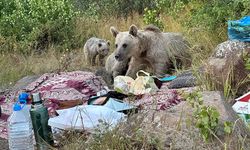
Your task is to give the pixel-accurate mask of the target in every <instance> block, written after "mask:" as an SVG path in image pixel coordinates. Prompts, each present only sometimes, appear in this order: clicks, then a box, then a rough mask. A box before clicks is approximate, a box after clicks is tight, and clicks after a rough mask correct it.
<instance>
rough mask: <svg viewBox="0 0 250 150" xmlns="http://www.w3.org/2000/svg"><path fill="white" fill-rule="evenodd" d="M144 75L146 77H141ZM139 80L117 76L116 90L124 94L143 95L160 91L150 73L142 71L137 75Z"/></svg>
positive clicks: (115, 80)
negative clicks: (140, 74)
mask: <svg viewBox="0 0 250 150" xmlns="http://www.w3.org/2000/svg"><path fill="white" fill-rule="evenodd" d="M139 73H143V74H145V75H146V76H139ZM136 76H137V78H136V79H135V80H134V79H132V78H131V77H128V76H117V77H115V79H114V89H115V90H116V91H117V92H120V93H123V94H126V95H128V94H134V95H142V94H146V93H155V92H156V91H157V90H158V87H157V86H156V84H155V82H154V79H153V77H151V76H150V75H149V73H147V72H145V71H143V70H140V71H138V72H137V74H136Z"/></svg>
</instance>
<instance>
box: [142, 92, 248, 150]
mask: <svg viewBox="0 0 250 150" xmlns="http://www.w3.org/2000/svg"><path fill="white" fill-rule="evenodd" d="M202 97H203V102H204V105H206V106H212V107H215V108H216V109H217V110H218V112H219V113H220V117H219V131H218V132H217V133H218V134H219V135H218V136H219V138H220V140H222V141H224V140H226V139H224V137H226V136H224V132H223V129H224V128H223V123H224V122H225V121H230V122H233V123H234V122H235V121H236V120H237V119H238V116H237V115H236V113H235V112H234V111H233V110H232V108H231V106H230V105H228V104H227V103H226V102H225V99H224V97H223V96H222V94H221V92H219V91H205V92H203V93H202ZM139 116H141V117H142V119H143V125H144V126H145V129H144V130H146V131H147V132H149V133H152V134H157V135H158V137H159V138H161V139H165V140H164V141H165V147H166V148H170V147H171V148H170V149H197V150H198V149H199V150H200V149H208V148H211V147H210V146H212V147H213V149H221V148H223V146H221V145H220V143H219V141H217V140H215V141H213V142H212V143H204V142H203V140H202V138H201V136H200V133H199V129H198V128H196V127H195V125H194V117H193V108H192V107H191V105H190V104H189V103H188V102H186V101H182V102H181V103H180V104H178V105H176V106H173V107H172V108H170V109H168V110H167V111H153V110H150V111H149V112H147V113H146V115H145V114H143V115H141V114H139ZM137 120H138V119H137ZM245 136H249V137H250V133H249V130H247V128H246V127H245V125H244V123H243V122H242V121H241V120H238V121H237V123H236V124H235V128H234V134H233V135H232V137H231V136H230V138H234V139H233V140H234V142H236V143H230V144H229V145H228V146H229V147H230V148H229V149H234V148H235V145H237V144H239V143H237V142H239V141H237V138H239V137H245ZM234 144H235V145H234ZM245 146H246V147H247V146H249V145H244V147H245Z"/></svg>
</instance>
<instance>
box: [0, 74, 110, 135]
mask: <svg viewBox="0 0 250 150" xmlns="http://www.w3.org/2000/svg"><path fill="white" fill-rule="evenodd" d="M104 89H106V84H105V82H104V81H103V80H102V79H101V78H100V77H98V76H95V75H94V74H93V73H91V72H83V71H74V72H62V73H46V74H43V75H42V76H41V77H39V78H38V79H37V80H35V81H34V82H32V83H30V84H29V85H28V86H27V87H26V88H24V89H22V90H20V91H11V92H10V93H8V94H5V95H2V96H0V105H1V108H2V116H1V117H0V137H2V138H5V139H7V129H6V127H7V119H8V117H9V116H10V114H11V113H12V106H13V104H14V102H15V99H16V98H17V96H18V95H19V93H21V92H22V91H26V92H30V93H35V92H40V93H41V97H42V99H44V100H45V101H44V104H45V106H47V107H48V110H49V114H50V116H52V115H54V112H55V110H56V109H57V108H58V101H67V100H82V101H83V103H84V102H85V101H87V100H88V98H89V97H91V96H94V95H96V93H97V92H98V91H101V90H104Z"/></svg>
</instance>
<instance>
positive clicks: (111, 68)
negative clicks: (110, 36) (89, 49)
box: [105, 52, 130, 78]
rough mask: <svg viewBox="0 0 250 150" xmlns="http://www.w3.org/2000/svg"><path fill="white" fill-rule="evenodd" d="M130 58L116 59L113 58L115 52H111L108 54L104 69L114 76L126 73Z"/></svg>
mask: <svg viewBox="0 0 250 150" xmlns="http://www.w3.org/2000/svg"><path fill="white" fill-rule="evenodd" d="M129 61H130V58H127V59H123V60H122V61H117V60H116V59H115V53H114V52H113V53H112V54H111V55H109V56H108V58H107V60H106V63H105V69H106V71H107V72H108V73H109V74H111V75H112V77H113V78H115V77H116V76H118V75H126V73H127V70H128V65H129Z"/></svg>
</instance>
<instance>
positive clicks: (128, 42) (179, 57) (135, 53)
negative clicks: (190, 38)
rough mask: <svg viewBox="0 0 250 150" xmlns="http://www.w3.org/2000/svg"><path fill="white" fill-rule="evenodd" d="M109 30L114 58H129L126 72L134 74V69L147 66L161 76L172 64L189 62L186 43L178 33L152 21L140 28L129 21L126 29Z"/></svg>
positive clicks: (119, 59) (136, 70)
mask: <svg viewBox="0 0 250 150" xmlns="http://www.w3.org/2000/svg"><path fill="white" fill-rule="evenodd" d="M110 31H111V33H112V35H113V36H114V37H115V47H116V49H115V52H114V53H115V59H116V60H117V61H123V60H126V59H128V58H131V60H130V63H129V68H128V71H127V73H126V75H127V76H130V77H132V78H135V76H136V72H138V71H139V70H140V69H145V66H147V67H150V68H151V69H152V70H153V72H152V73H154V74H155V75H156V76H158V77H162V76H163V75H164V74H165V73H166V72H167V71H169V70H170V67H171V66H175V68H176V67H177V66H178V65H181V66H182V65H187V66H189V65H190V64H191V55H190V53H189V47H190V46H189V43H188V42H187V41H186V40H185V39H184V38H183V36H182V35H181V34H179V33H164V32H161V30H160V29H159V28H157V27H155V26H153V25H149V26H146V27H145V28H144V29H143V30H138V28H137V27H136V26H135V25H131V26H130V28H129V31H126V32H120V31H118V30H117V29H116V28H115V27H111V28H110Z"/></svg>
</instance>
